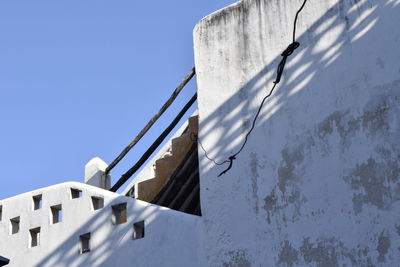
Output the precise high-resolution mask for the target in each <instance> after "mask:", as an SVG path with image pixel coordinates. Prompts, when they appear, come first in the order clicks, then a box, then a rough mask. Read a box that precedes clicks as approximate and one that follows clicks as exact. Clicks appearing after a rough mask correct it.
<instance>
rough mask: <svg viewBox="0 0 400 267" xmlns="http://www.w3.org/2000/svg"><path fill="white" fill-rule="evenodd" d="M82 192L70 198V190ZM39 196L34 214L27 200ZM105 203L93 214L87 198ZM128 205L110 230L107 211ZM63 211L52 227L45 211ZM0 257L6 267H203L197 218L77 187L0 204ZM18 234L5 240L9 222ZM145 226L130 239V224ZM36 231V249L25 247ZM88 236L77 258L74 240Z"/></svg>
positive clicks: (42, 191)
mask: <svg viewBox="0 0 400 267" xmlns="http://www.w3.org/2000/svg"><path fill="white" fill-rule="evenodd" d="M71 188H75V189H79V190H81V191H82V196H81V197H80V198H74V199H72V198H71V192H70V189H71ZM38 194H41V195H42V203H43V204H42V207H41V208H40V209H37V210H33V206H32V205H33V204H32V196H35V195H38ZM92 196H95V197H101V198H103V199H104V207H102V208H100V209H98V210H94V209H93V206H92V201H91V197H92ZM119 203H127V209H126V212H127V220H126V222H125V223H122V224H117V225H115V224H113V222H112V208H111V207H112V205H115V204H119ZM59 204H61V205H62V221H61V222H59V223H57V224H52V223H51V218H52V217H51V212H50V206H53V205H59ZM0 205H1V206H2V214H1V221H0V252H1V255H2V256H5V257H7V258H9V259H10V264H9V265H8V266H15V267H21V266H27V267H28V266H41V267H42V266H49V267H54V266H68V267H71V266H203V265H202V264H201V249H199V244H198V242H197V236H198V229H199V227H198V226H199V219H198V217H197V216H191V215H187V214H184V213H181V212H177V211H173V210H169V209H167V208H163V207H158V206H155V205H151V204H148V203H146V202H143V201H140V200H135V199H132V198H128V197H124V196H121V195H119V194H116V193H112V192H109V191H107V190H103V189H100V188H97V187H93V186H89V185H85V184H81V183H64V184H59V185H55V186H51V187H47V188H42V189H39V190H36V191H32V192H29V193H26V194H22V195H18V196H15V197H13V198H9V199H5V200H2V201H0ZM17 216H20V230H19V232H18V233H16V234H10V219H11V218H14V217H17ZM142 220H144V224H145V234H144V238H142V239H136V240H133V239H132V234H133V224H134V223H136V222H139V221H142ZM36 227H41V230H40V244H39V245H38V246H36V247H30V233H29V229H32V228H36ZM88 232H90V233H91V238H90V252H88V253H84V254H80V253H79V243H80V242H79V236H80V235H82V234H85V233H88Z"/></svg>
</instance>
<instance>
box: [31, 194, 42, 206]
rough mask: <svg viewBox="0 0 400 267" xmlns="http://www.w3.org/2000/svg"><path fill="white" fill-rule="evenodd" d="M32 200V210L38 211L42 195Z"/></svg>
mask: <svg viewBox="0 0 400 267" xmlns="http://www.w3.org/2000/svg"><path fill="white" fill-rule="evenodd" d="M32 200H33V210H38V209H41V208H42V195H36V196H33V197H32Z"/></svg>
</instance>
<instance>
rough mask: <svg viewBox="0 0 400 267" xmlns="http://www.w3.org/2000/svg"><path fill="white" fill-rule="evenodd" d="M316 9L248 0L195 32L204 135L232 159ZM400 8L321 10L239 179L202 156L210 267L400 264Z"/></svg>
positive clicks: (243, 158) (282, 0)
mask: <svg viewBox="0 0 400 267" xmlns="http://www.w3.org/2000/svg"><path fill="white" fill-rule="evenodd" d="M302 2H303V0H279V1H278V0H243V1H241V2H239V3H237V4H235V5H232V6H230V7H227V8H225V9H223V10H220V11H218V12H216V13H213V14H211V15H210V16H208V17H206V18H204V19H203V20H201V21H200V22H199V23H198V24H197V26H196V28H195V30H194V42H195V62H196V71H197V84H198V100H199V119H200V138H201V141H202V143H203V146H204V147H205V148H206V150H207V151H208V153H209V155H210V156H211V157H214V158H215V159H217V160H218V161H223V160H225V159H227V158H228V157H229V156H230V155H231V154H232V153H233V152H236V151H237V150H238V148H239V146H240V145H241V143H242V142H243V139H244V135H245V133H246V132H247V130H248V129H249V127H250V123H251V120H252V118H253V116H254V115H255V112H256V109H257V108H258V106H259V104H260V102H261V100H262V97H263V96H264V95H266V94H267V92H268V91H269V89H270V88H271V86H272V81H273V79H274V78H275V73H276V67H277V64H278V63H279V61H280V59H281V57H280V53H281V52H282V51H283V50H284V49H285V48H286V47H287V46H288V45H289V44H290V42H291V36H292V30H293V20H294V16H295V12H296V11H297V9H298V8H299V7H300V5H301V3H302ZM399 25H400V1H398V0H397V1H394V0H391V1H389V0H364V1H363V0H358V1H355V0H343V1H338V0H324V1H315V0H309V1H308V3H307V4H306V6H305V8H304V11H303V13H301V14H300V16H299V21H298V41H299V42H300V43H301V46H300V48H298V49H297V50H296V51H295V53H294V54H293V55H292V56H291V57H290V58H289V59H288V64H287V67H286V69H285V73H284V77H283V79H282V81H281V83H280V84H279V85H278V87H277V91H276V92H275V93H274V94H273V96H272V97H271V98H270V99H269V100H268V101H267V103H266V105H265V106H264V108H263V110H262V112H261V115H260V118H259V120H258V122H257V125H256V127H255V130H254V131H253V133H252V135H251V136H250V139H249V142H248V144H247V146H246V147H245V149H244V151H243V152H242V153H241V154H240V155H239V156H238V157H237V160H236V161H235V162H234V165H233V168H232V169H231V170H230V171H229V172H228V173H227V174H225V175H224V176H222V177H219V178H218V177H217V175H218V174H219V173H220V172H221V171H222V170H224V168H225V167H226V165H225V166H220V167H219V166H215V165H214V164H213V163H211V162H210V161H208V160H207V159H206V158H205V157H204V154H203V153H202V151H201V149H200V148H199V157H200V165H201V167H200V177H201V178H200V179H201V201H202V202H201V205H202V212H203V218H204V227H205V230H204V232H203V235H202V237H203V241H204V244H205V251H206V253H207V255H206V259H207V264H206V265H207V266H279V265H282V266H345V265H347V266H398V264H399V262H400V253H399V250H400V201H399V200H400V184H399V175H400V163H399V162H400V161H399V160H400V50H399V49H398V48H399V47H400V31H399V30H398V27H399Z"/></svg>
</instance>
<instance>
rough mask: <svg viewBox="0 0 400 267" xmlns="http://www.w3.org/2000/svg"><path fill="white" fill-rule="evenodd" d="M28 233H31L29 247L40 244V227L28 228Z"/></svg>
mask: <svg viewBox="0 0 400 267" xmlns="http://www.w3.org/2000/svg"><path fill="white" fill-rule="evenodd" d="M29 233H30V235H31V238H30V239H31V242H30V243H31V244H30V247H31V248H33V247H37V246H39V245H40V227H37V228H34V229H31V230H29Z"/></svg>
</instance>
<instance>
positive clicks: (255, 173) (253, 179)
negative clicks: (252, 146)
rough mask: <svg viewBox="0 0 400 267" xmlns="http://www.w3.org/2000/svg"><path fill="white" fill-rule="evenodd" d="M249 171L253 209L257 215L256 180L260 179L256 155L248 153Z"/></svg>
mask: <svg viewBox="0 0 400 267" xmlns="http://www.w3.org/2000/svg"><path fill="white" fill-rule="evenodd" d="M250 170H251V187H252V194H253V199H254V202H255V204H254V209H255V212H256V214H257V213H258V184H257V179H258V178H259V177H260V175H259V174H258V159H257V154H256V153H254V152H252V153H250Z"/></svg>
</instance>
